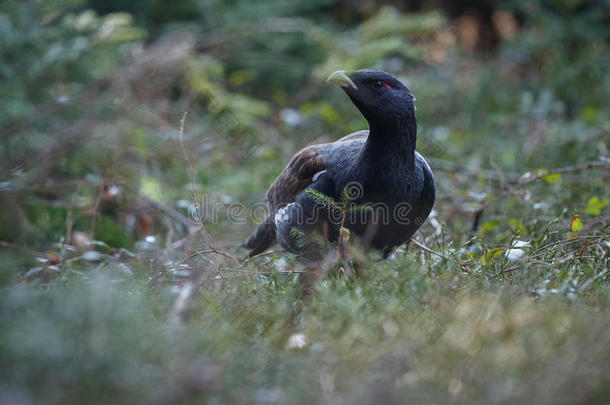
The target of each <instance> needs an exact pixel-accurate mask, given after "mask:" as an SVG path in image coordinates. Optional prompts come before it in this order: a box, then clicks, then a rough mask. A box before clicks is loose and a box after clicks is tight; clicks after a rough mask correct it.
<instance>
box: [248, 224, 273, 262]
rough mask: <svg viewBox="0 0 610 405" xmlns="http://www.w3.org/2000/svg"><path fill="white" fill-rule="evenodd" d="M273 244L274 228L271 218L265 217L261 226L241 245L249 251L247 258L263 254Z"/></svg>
mask: <svg viewBox="0 0 610 405" xmlns="http://www.w3.org/2000/svg"><path fill="white" fill-rule="evenodd" d="M274 243H275V227H274V226H273V221H272V219H271V217H270V216H269V217H267V218H266V219H265V221H263V223H262V224H260V225H259V227H258V228H256V230H255V231H254V232H252V234H251V235H250V236H248V238H246V240H245V241H244V243H243V244H242V246H243V247H245V248H247V249H251V251H250V253H249V254H248V257H252V256H256V255H257V254H259V253H263V252H264V251H265V250H267V249H268V248H269V247H270V246H271V245H273V244H274Z"/></svg>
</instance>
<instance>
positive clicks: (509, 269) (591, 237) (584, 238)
mask: <svg viewBox="0 0 610 405" xmlns="http://www.w3.org/2000/svg"><path fill="white" fill-rule="evenodd" d="M604 238H605V236H604V235H587V236H579V237H577V238H574V239H563V240H559V241H556V242H552V243H549V244H547V245H544V246H542V247H540V248H538V249H536V250H535V251H534V252H533V253H532V254H531V255H530V257H531V258H535V257H537V256H541V254H542V253H544V251H545V250H548V249H550V248H553V247H557V246H560V245H567V244H571V243H574V242H585V241H589V240H601V239H604ZM579 250H582V249H579ZM572 253H573V252H571V254H572ZM566 258H568V256H563V257H561V258H560V259H559V260H553V261H551V262H544V261H541V260H533V261H530V262H525V263H520V264H517V265H514V266H511V267H507V268H506V269H503V270H500V271H499V272H497V273H496V274H493V275H491V276H490V277H491V278H497V277H499V276H500V275H502V274H505V273H510V272H512V271H514V270H517V269H519V268H521V267H523V266H525V265H526V264H529V265H532V264H538V265H546V266H549V265H555V264H558V263H561V261H563V260H565V259H566ZM580 258H581V259H582V258H583V257H580Z"/></svg>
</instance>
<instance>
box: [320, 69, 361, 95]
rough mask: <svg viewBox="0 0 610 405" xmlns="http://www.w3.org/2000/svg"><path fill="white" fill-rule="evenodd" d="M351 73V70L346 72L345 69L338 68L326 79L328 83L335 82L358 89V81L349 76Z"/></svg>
mask: <svg viewBox="0 0 610 405" xmlns="http://www.w3.org/2000/svg"><path fill="white" fill-rule="evenodd" d="M350 73H351V72H346V71H345V70H337V71H336V72H333V73H331V74H330V76H328V79H326V81H327V82H328V83H334V84H336V85H338V86H341V87H351V88H353V89H354V90H358V87H357V86H356V83H354V82H353V81H352V79H350V78H349V74H350Z"/></svg>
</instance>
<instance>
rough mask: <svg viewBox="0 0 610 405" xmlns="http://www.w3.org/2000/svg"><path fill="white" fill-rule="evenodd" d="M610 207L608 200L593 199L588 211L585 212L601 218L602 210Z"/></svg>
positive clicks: (590, 200) (590, 201) (588, 204)
mask: <svg viewBox="0 0 610 405" xmlns="http://www.w3.org/2000/svg"><path fill="white" fill-rule="evenodd" d="M608 205H610V201H608V199H607V198H604V199H600V198H599V197H591V198H590V199H589V202H588V203H587V209H586V210H585V212H586V213H587V214H589V215H593V216H596V217H598V216H600V215H601V214H602V210H603V209H604V208H606V207H607V206H608Z"/></svg>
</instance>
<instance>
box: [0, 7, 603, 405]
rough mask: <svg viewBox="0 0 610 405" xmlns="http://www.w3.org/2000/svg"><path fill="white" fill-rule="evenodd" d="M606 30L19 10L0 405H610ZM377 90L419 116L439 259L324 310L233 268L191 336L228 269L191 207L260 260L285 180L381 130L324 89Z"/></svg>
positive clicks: (479, 13) (383, 274)
mask: <svg viewBox="0 0 610 405" xmlns="http://www.w3.org/2000/svg"><path fill="white" fill-rule="evenodd" d="M609 27H610V3H609V2H608V1H578V0H546V1H543V0H534V1H524V0H507V1H497V2H493V1H475V2H470V3H463V2H459V3H458V2H449V1H441V0H438V1H435V0H429V1H428V0H421V1H415V0H414V1H404V2H400V1H379V2H375V1H362V2H356V3H355V4H354V3H353V2H348V1H343V0H312V1H309V2H292V1H286V0H269V1H264V2H262V1H260V2H259V1H246V0H243V1H241V0H235V1H223V0H183V1H169V0H132V1H127V0H104V1H102V0H88V1H87V0H46V1H33V0H32V1H30V0H27V1H25V0H3V1H2V2H1V3H0V38H1V39H0V105H2V108H1V109H0V140H1V142H0V287H1V288H2V292H1V293H0V305H1V306H0V326H1V331H0V403H4V402H6V403H31V402H44V403H49V402H50V403H66V402H84V401H87V402H90V401H92V400H95V402H108V403H116V401H118V402H121V403H123V402H124V403H128V402H132V401H136V400H137V401H138V402H153V403H157V402H158V403H168V402H172V403H175V402H180V401H184V402H189V401H195V400H199V401H202V402H206V401H207V402H210V403H316V402H329V403H343V402H345V403H370V402H373V401H382V402H387V403H405V402H404V401H406V399H408V400H409V401H408V402H414V403H447V402H451V401H452V402H455V403H485V404H489V403H514V402H516V401H522V402H525V403H591V404H592V403H603V398H604V397H606V398H607V397H608V395H610V391H609V390H608V387H609V386H610V384H609V381H608V371H609V370H608V365H607V364H609V363H608V360H610V356H609V354H608V347H609V346H608V343H609V334H610V331H609V330H608V325H609V324H610V316H609V315H608V308H609V307H608V293H609V291H610V289H609V288H608V280H609V276H608V268H609V261H610V259H609V254H608V250H609V247H610V241H609V238H608V234H609V226H608V224H609V208H608V205H609V202H608V197H610V193H609V188H608V182H609V180H610V178H609V175H608V161H609V158H608V156H609V154H610V153H609V152H608V148H609V145H610V114H609V112H610V109H609V107H610V98H609V97H608V95H609V94H610V71H609V69H608V66H610V29H609ZM355 68H376V69H380V70H385V71H388V72H390V73H392V74H394V75H396V76H397V77H399V78H400V79H401V80H402V81H403V82H404V83H405V84H407V85H408V86H409V88H410V89H411V90H412V91H413V93H414V94H415V95H416V97H417V119H418V124H419V130H418V134H419V137H418V150H419V152H420V153H421V154H422V155H424V156H425V157H426V158H427V159H428V162H429V163H430V166H431V167H432V169H433V171H434V172H435V176H436V182H437V188H438V201H437V203H436V207H435V211H434V212H433V216H432V218H431V219H429V220H428V222H427V223H426V225H425V226H424V227H423V228H422V230H421V232H420V234H419V236H418V239H419V240H420V241H421V242H422V243H425V244H427V245H428V246H430V247H432V248H433V249H435V250H436V251H437V252H441V254H442V255H443V256H444V257H440V258H439V256H438V255H437V256H435V255H434V254H430V253H429V252H424V251H421V250H418V249H417V248H415V247H413V246H411V247H410V248H409V250H408V251H406V252H405V249H401V250H399V252H398V253H397V257H395V258H393V259H390V260H387V261H385V262H383V263H376V261H375V260H376V259H375V256H374V255H370V257H369V260H370V262H369V263H368V265H367V270H368V273H369V276H368V277H366V278H363V279H349V278H348V279H346V278H341V277H339V278H333V277H330V278H328V279H326V278H324V279H323V280H322V281H321V282H319V283H318V284H317V285H316V287H315V288H314V293H313V298H310V299H302V298H300V296H299V294H298V289H299V286H298V283H297V282H296V277H293V275H292V273H289V274H288V275H286V273H287V272H290V271H292V270H295V271H298V270H299V269H301V268H302V266H301V265H300V264H299V263H298V262H297V261H295V260H294V258H293V257H292V256H291V255H286V254H284V253H282V252H275V253H274V254H271V255H267V256H265V257H262V258H259V259H258V260H254V261H251V262H247V264H246V265H244V264H243V263H241V262H240V261H239V260H237V259H236V262H237V263H233V262H231V261H228V262H227V261H224V262H222V263H219V262H218V261H216V262H214V263H215V266H216V267H215V269H216V271H217V272H219V275H218V277H219V279H217V280H216V281H213V282H210V283H207V284H206V286H205V287H204V288H203V289H201V291H200V295H198V296H197V298H196V299H195V301H194V304H193V306H194V309H193V311H192V314H191V315H190V317H189V318H188V321H187V323H186V326H185V327H183V328H182V329H179V330H176V329H173V328H172V327H170V326H168V323H167V318H168V316H169V315H168V314H169V313H170V312H171V308H172V305H173V303H174V300H175V298H176V296H177V294H178V292H179V291H180V286H181V285H182V284H183V282H184V280H189V279H191V278H193V277H195V276H196V275H197V274H199V273H201V272H203V271H204V270H205V271H207V270H206V269H208V267H206V266H208V265H209V263H208V264H206V263H207V262H206V260H204V259H203V258H200V260H198V259H195V260H192V255H193V254H194V253H196V252H197V251H200V250H202V249H204V250H205V249H207V248H208V246H207V243H206V241H205V238H203V237H202V236H201V234H200V233H199V229H198V226H197V225H196V221H194V220H193V216H194V214H195V213H194V211H195V210H194V208H193V204H192V201H191V199H192V197H191V194H192V192H194V194H195V195H196V197H197V198H203V200H204V201H203V214H204V216H205V219H206V224H205V229H206V231H207V232H208V234H209V235H210V238H211V240H212V241H213V244H214V246H216V247H217V248H219V249H222V250H223V251H226V252H229V254H230V255H231V256H233V257H234V258H239V257H243V255H244V254H245V252H243V251H240V250H238V246H239V244H240V243H241V242H242V240H243V239H244V237H245V236H246V235H248V233H249V232H251V231H252V230H253V229H254V228H255V227H256V224H257V221H258V222H260V220H261V219H262V218H261V214H260V209H261V207H260V204H259V205H257V204H256V203H260V202H261V201H263V198H264V192H265V190H266V187H267V186H268V185H269V184H270V183H271V182H272V181H273V179H274V178H275V176H277V174H278V173H279V171H280V170H281V169H282V167H283V165H284V164H286V162H287V161H288V160H289V159H290V157H291V156H292V155H293V154H294V153H295V152H296V151H297V150H298V149H299V148H301V147H303V146H305V145H307V144H310V143H314V142H324V141H332V140H334V139H338V138H339V137H341V136H343V135H345V134H347V133H349V132H353V131H356V130H360V129H364V128H366V122H365V121H364V120H363V118H362V117H361V116H360V115H359V114H358V112H357V110H356V109H355V108H354V107H353V105H352V104H351V103H350V102H349V100H348V99H347V97H345V95H344V94H343V93H342V92H341V91H340V90H338V89H337V88H336V87H333V86H330V85H328V84H327V83H325V78H326V77H327V75H328V74H329V73H331V72H333V71H335V70H337V69H355ZM185 112H186V113H187V115H186V119H185V125H184V132H183V134H182V137H183V143H184V146H185V149H186V151H187V153H188V157H189V159H190V161H191V163H192V165H193V167H194V176H193V182H191V178H190V170H189V164H188V163H187V161H186V160H185V157H184V153H183V148H182V146H181V139H180V137H181V136H180V130H179V128H180V125H181V124H180V123H181V119H182V117H183V115H184V113H185ZM591 163H592V164H591ZM587 165H589V167H588V166H587ZM556 168H567V169H566V170H563V171H562V170H560V171H559V172H557V173H555V172H554V171H553V170H554V169H556ZM202 196H203V197H202ZM575 216H578V220H577V221H580V223H582V225H583V226H582V228H580V227H579V225H578V224H579V222H577V223H576V226H575V225H574V221H575V218H576V217H575ZM475 223H476V225H475ZM518 242H519V243H521V244H520V245H519V246H521V247H522V249H516V247H518V246H517V245H516V244H517V243H518ZM523 243H525V245H523ZM516 250H519V251H520V252H516ZM521 252H523V253H521ZM511 254H512V256H511ZM522 254H523V256H521V255H522ZM515 255H516V256H515ZM517 256H518V257H517ZM185 258H190V259H188V260H189V261H188V262H187V261H186V259H185ZM217 259H218V258H217V257H215V258H213V259H212V260H213V261H214V260H217ZM208 262H209V259H208ZM239 263H241V264H239ZM431 336H433V338H431ZM299 339H301V340H302V339H305V340H304V341H305V343H304V344H303V345H302V346H304V347H300V346H301V345H300V343H298V342H301V340H299ZM291 342H292V343H291ZM294 342H297V343H298V344H297V343H295V344H296V346H295V344H293V343H294ZM295 347H296V348H295Z"/></svg>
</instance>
